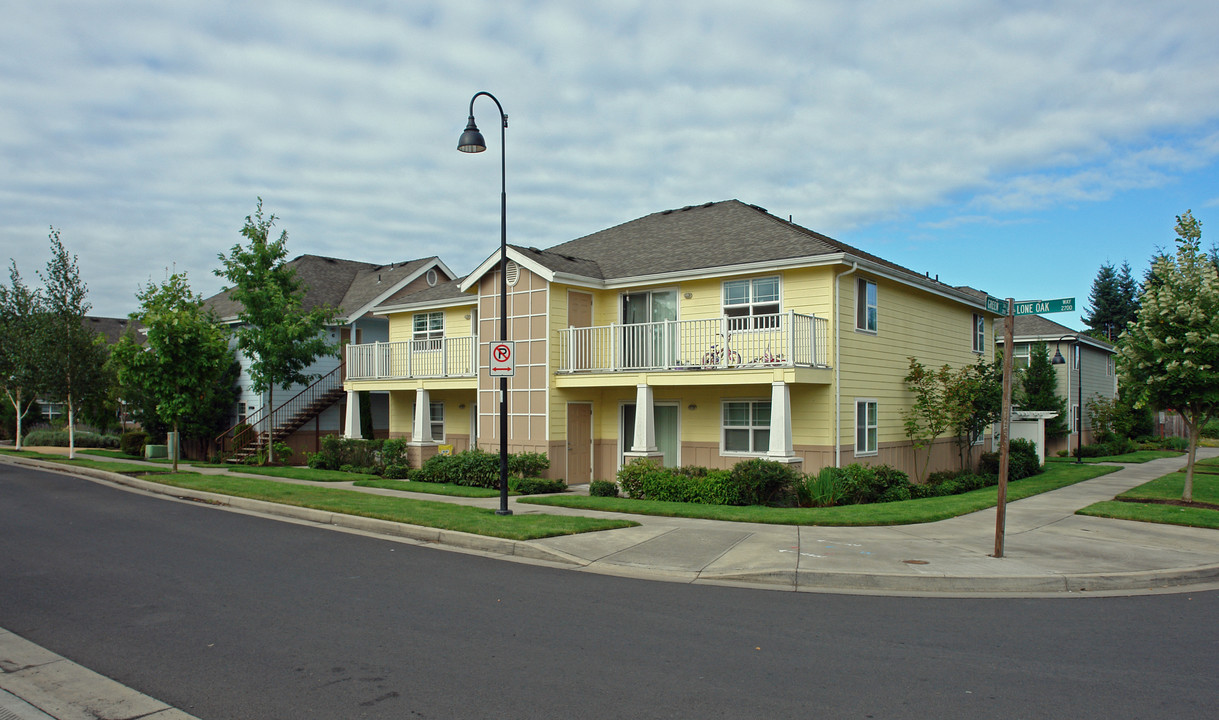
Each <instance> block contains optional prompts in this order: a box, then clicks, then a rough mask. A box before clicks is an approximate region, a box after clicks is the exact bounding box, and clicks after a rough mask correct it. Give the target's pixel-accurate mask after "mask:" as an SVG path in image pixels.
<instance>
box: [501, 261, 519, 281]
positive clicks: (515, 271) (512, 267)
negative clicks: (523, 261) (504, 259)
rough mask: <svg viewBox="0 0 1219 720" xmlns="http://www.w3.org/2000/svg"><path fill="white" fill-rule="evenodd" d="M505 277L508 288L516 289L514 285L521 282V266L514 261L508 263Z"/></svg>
mask: <svg viewBox="0 0 1219 720" xmlns="http://www.w3.org/2000/svg"><path fill="white" fill-rule="evenodd" d="M505 277H507V278H508V287H516V284H517V283H518V282H520V281H521V266H520V265H518V264H517V262H516V261H515V260H509V261H508V266H507V267H506V268H505Z"/></svg>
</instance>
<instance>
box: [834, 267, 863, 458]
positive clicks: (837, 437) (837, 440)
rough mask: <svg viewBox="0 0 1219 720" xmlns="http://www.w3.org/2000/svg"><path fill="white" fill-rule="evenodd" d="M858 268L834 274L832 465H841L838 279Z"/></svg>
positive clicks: (839, 296) (840, 303) (840, 307)
mask: <svg viewBox="0 0 1219 720" xmlns="http://www.w3.org/2000/svg"><path fill="white" fill-rule="evenodd" d="M857 270H859V263H858V262H853V263H851V269H850V270H844V271H843V272H840V273H838V274H837V275H835V276H834V467H842V365H841V364H840V362H839V359H840V358H841V357H842V351H841V347H842V344H841V342H839V341H840V339H841V338H842V296H841V295H840V294H839V280H840V279H841V278H842V277H843V276H845V275H851V274H852V273H854V272H855V271H857Z"/></svg>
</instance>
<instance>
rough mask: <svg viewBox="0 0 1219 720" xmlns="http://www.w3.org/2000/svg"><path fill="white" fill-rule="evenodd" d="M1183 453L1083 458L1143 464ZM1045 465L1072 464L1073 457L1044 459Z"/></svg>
mask: <svg viewBox="0 0 1219 720" xmlns="http://www.w3.org/2000/svg"><path fill="white" fill-rule="evenodd" d="M1184 454H1185V453H1183V452H1177V451H1176V450H1136V451H1134V452H1132V453H1126V454H1124V455H1105V456H1102V457H1094V458H1084V462H1085V463H1103V462H1115V463H1145V462H1147V461H1148V460H1159V459H1160V458H1170V457H1181V456H1182V455H1184ZM1045 461H1046V462H1047V463H1073V462H1075V458H1073V457H1048V458H1046V459H1045Z"/></svg>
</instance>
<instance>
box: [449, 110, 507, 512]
mask: <svg viewBox="0 0 1219 720" xmlns="http://www.w3.org/2000/svg"><path fill="white" fill-rule="evenodd" d="M479 95H486V96H487V97H489V98H491V101H492V102H494V103H495V107H497V108H498V109H499V115H500V119H501V121H502V122H501V124H500V130H499V149H500V156H499V157H500V159H499V183H500V193H499V339H500V340H501V341H503V342H507V340H508V185H507V172H506V169H507V160H506V155H507V152H506V150H505V149H504V139H505V136H506V130H507V128H508V116H507V115H505V114H504V107H503V106H502V105H500V104H499V100H497V99H496V98H495V96H494V95H492V94H491V93H489V92H477V93H474V97H472V98H470V119H469V121H467V122H466V129H465V132H463V133H462V134H461V139H460V140H458V141H457V149H458V150H460V151H462V152H466V153H480V152H483V151H484V150H486V149H487V141H486V140H484V139H483V134H482V133H480V132H479V131H478V126H477V125H475V124H474V101H475V100H477V99H478V96H479ZM495 514H496V515H511V514H512V511H511V510H509V509H508V378H507V377H500V379H499V510H496V511H495Z"/></svg>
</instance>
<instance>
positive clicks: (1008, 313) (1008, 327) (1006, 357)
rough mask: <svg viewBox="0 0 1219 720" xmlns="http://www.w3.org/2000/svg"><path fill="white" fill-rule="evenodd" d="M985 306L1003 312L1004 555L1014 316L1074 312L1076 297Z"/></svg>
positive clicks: (993, 301)
mask: <svg viewBox="0 0 1219 720" xmlns="http://www.w3.org/2000/svg"><path fill="white" fill-rule="evenodd" d="M986 309H987V310H988V311H990V312H993V313H996V314H998V315H1003V316H1004V318H1003V320H1004V322H1003V348H1004V350H1005V352H1004V353H1003V409H1002V410H1001V411H1000V420H999V488H998V498H997V503H996V506H995V555H994V556H995V557H997V558H1001V557H1003V540H1004V537H1003V536H1004V532H1005V525H1006V523H1007V463H1008V453H1009V439H1008V438H1009V433H1010V432H1011V419H1012V355H1013V352H1012V347H1013V342H1012V340H1013V338H1012V335H1013V334H1014V326H1015V320H1016V316H1017V315H1042V314H1046V313H1059V312H1075V298H1057V299H1055V300H1021V301H1019V302H1017V301H1015V300H1012V299H1011V298H1008V299H1007V300H1006V301H1005V300H1000V299H999V298H994V297H991V296H989V295H987V296H986Z"/></svg>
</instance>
